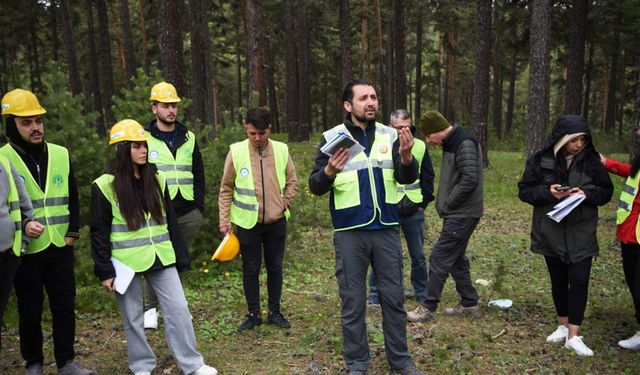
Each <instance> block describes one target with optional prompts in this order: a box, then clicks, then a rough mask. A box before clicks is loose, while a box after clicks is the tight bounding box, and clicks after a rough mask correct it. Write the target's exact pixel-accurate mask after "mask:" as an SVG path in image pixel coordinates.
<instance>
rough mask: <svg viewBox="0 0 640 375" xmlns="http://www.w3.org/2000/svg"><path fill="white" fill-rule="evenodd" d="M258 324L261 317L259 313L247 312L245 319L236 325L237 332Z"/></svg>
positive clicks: (252, 327) (260, 322) (260, 321)
mask: <svg viewBox="0 0 640 375" xmlns="http://www.w3.org/2000/svg"><path fill="white" fill-rule="evenodd" d="M260 324H262V318H261V317H260V315H256V314H249V315H247V320H245V321H244V322H243V323H242V324H240V327H238V332H243V331H246V330H248V329H254V328H255V327H257V326H259V325H260Z"/></svg>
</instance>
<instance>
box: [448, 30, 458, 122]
mask: <svg viewBox="0 0 640 375" xmlns="http://www.w3.org/2000/svg"><path fill="white" fill-rule="evenodd" d="M455 46H456V35H455V33H454V32H453V31H449V32H448V33H447V73H446V74H447V75H446V77H447V78H446V80H447V83H446V88H445V117H446V118H447V119H448V120H449V122H455V121H456V115H455V107H454V103H453V98H455V97H456V55H455Z"/></svg>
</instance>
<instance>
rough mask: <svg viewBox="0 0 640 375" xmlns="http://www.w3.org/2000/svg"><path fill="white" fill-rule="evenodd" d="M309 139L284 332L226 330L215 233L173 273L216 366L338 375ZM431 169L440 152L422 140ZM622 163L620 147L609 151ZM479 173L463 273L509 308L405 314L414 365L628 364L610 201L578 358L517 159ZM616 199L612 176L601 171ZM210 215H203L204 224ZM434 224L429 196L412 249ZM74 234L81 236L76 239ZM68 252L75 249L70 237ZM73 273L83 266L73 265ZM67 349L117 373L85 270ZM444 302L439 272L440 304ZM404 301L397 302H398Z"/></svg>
mask: <svg viewBox="0 0 640 375" xmlns="http://www.w3.org/2000/svg"><path fill="white" fill-rule="evenodd" d="M315 140H316V138H314V142H311V143H302V144H291V145H290V147H291V149H292V155H293V157H294V162H295V164H296V169H297V172H298V178H299V183H300V188H299V194H298V197H297V198H296V200H295V202H294V205H293V209H292V214H293V216H292V217H293V219H292V221H291V222H290V227H289V237H288V246H287V251H286V258H285V279H284V292H283V301H282V305H283V306H282V307H283V312H284V313H285V315H286V316H288V317H289V318H290V319H291V322H292V325H293V327H292V328H291V329H290V330H280V329H277V328H274V327H273V326H269V325H262V326H260V327H258V328H257V329H256V330H254V331H251V332H247V333H244V334H237V333H236V328H237V326H238V324H239V323H240V322H241V321H242V320H243V318H244V314H245V310H246V307H245V302H244V297H243V292H242V278H241V265H240V260H238V259H236V260H234V261H232V262H229V263H224V264H220V263H212V262H210V261H208V259H207V258H206V256H205V255H204V254H205V253H210V252H211V251H212V249H214V248H215V246H216V245H217V243H208V244H202V241H201V242H197V243H198V244H199V246H201V247H202V248H201V249H200V250H201V251H200V253H201V254H203V255H201V256H200V257H199V258H198V259H197V260H195V261H194V266H193V268H192V271H191V272H190V274H189V277H188V279H187V281H186V287H185V290H186V294H187V298H188V300H189V303H190V308H191V312H192V315H193V317H194V327H195V330H196V334H197V338H198V349H199V350H200V351H201V352H202V353H203V355H204V356H205V358H206V361H207V362H208V363H209V364H211V365H213V366H215V367H217V368H218V370H219V371H220V373H221V374H344V373H345V370H344V363H343V360H342V354H341V351H342V349H341V348H342V338H341V330H340V307H339V305H340V301H339V297H338V292H337V285H336V281H335V278H334V264H335V262H334V257H333V247H332V241H331V239H332V231H331V225H330V220H329V212H328V203H327V197H326V196H325V197H320V198H319V197H315V196H312V195H311V194H310V193H309V190H308V187H307V178H308V176H309V172H310V170H311V165H312V162H313V158H314V154H315V147H316V144H315ZM430 152H431V155H432V157H433V159H434V164H435V167H436V172H437V171H438V169H439V163H440V160H441V151H440V150H439V149H433V148H430ZM613 156H617V157H619V158H621V159H623V160H624V155H613ZM490 159H491V163H492V165H491V168H489V169H487V170H486V171H485V217H484V218H483V219H482V220H481V222H480V225H479V226H478V228H477V229H476V232H475V234H474V236H473V237H472V239H471V242H470V244H469V248H468V256H469V258H470V259H471V266H472V279H473V280H477V279H487V280H491V281H492V282H491V284H490V285H488V286H477V287H478V292H479V294H480V298H481V300H482V301H483V302H486V301H489V300H491V299H496V298H509V299H512V300H513V301H514V304H513V307H512V308H511V309H509V310H498V309H495V308H487V309H486V310H485V314H484V317H483V318H482V319H481V320H472V319H468V318H450V317H446V316H444V315H442V314H440V315H439V317H438V320H437V321H436V322H435V323H426V324H410V325H408V328H407V334H408V339H409V347H410V352H411V354H412V356H413V358H414V361H415V362H416V363H417V365H418V367H420V368H421V369H423V370H424V371H426V372H428V373H433V374H512V373H518V374H525V373H526V374H637V373H640V361H638V353H636V352H630V351H625V350H622V349H619V348H617V346H616V342H617V341H618V340H620V339H621V338H626V337H627V336H629V335H631V334H632V333H633V332H634V331H635V330H637V329H638V327H637V326H636V325H635V323H634V317H633V314H634V313H633V307H632V303H631V297H630V295H629V292H628V290H627V287H626V285H625V284H624V278H623V274H622V268H621V262H620V258H619V253H618V250H617V247H618V246H617V242H616V240H615V207H616V203H617V198H615V199H614V200H613V201H612V202H611V203H609V204H608V205H607V206H605V207H603V208H602V209H601V210H600V216H601V220H600V227H599V243H600V247H601V254H600V257H598V258H597V259H596V260H595V262H594V265H593V271H592V277H591V284H590V292H589V304H588V307H587V311H586V316H585V321H584V325H583V328H582V334H583V335H584V338H585V342H586V343H587V344H588V345H589V346H590V347H591V348H592V349H593V350H594V351H595V353H596V355H595V356H594V357H592V358H579V357H577V356H575V355H573V354H572V353H571V352H569V351H568V350H566V349H564V348H563V347H562V345H559V344H558V345H555V344H548V343H546V342H545V337H546V336H547V335H548V334H549V333H550V332H552V331H553V330H554V329H555V327H556V325H557V323H556V318H555V312H554V308H553V302H552V300H551V293H550V284H549V279H548V275H547V271H546V267H545V265H544V260H543V258H542V257H541V256H538V255H534V254H533V253H531V252H530V251H529V249H528V248H529V228H530V218H531V207H530V206H528V205H526V204H524V203H521V202H520V201H519V200H518V198H517V187H516V183H517V181H518V179H519V178H520V175H521V173H522V169H523V168H524V156H523V155H521V154H519V153H513V152H493V153H490ZM612 178H613V180H614V182H615V184H616V192H615V193H614V196H615V197H617V196H618V195H619V192H620V186H621V185H622V179H621V178H618V177H615V176H612ZM214 215H215V212H210V211H209V212H208V220H210V221H213V222H215V217H214ZM440 227H441V220H440V219H439V218H438V217H437V215H436V213H435V210H434V209H433V207H432V206H431V205H430V206H429V207H428V209H427V218H426V227H425V231H426V232H425V233H426V243H425V253H426V254H427V255H428V254H429V252H430V250H431V247H432V246H433V243H434V242H435V240H436V239H437V236H438V233H439V230H440ZM83 241H86V236H85V237H84V239H83ZM80 248H82V247H80ZM78 263H79V264H78V269H80V270H85V269H87V268H88V269H90V264H91V260H90V258H89V257H88V255H87V254H79V255H78ZM409 265H410V264H409V258H408V256H406V257H405V268H404V273H405V280H404V282H405V285H406V286H408V285H409V269H410V267H409ZM83 272H84V271H83ZM79 280H81V282H79V284H80V285H79V288H78V305H79V307H78V310H79V312H81V313H80V314H79V319H78V330H77V331H78V334H77V337H78V340H77V343H76V348H77V350H78V356H77V359H78V360H79V361H80V362H81V363H83V364H87V365H89V366H92V367H93V368H95V369H97V370H98V371H99V373H100V374H103V375H104V374H125V373H127V371H128V370H127V361H126V344H125V342H124V332H123V331H122V326H121V322H120V320H119V316H118V312H117V308H116V307H115V304H114V302H113V297H112V296H109V295H108V294H107V293H106V292H104V291H103V290H102V289H101V288H100V287H99V285H98V283H97V282H96V281H95V279H93V277H92V275H90V274H89V275H87V274H84V273H81V274H79ZM261 288H262V290H261V293H262V304H263V306H265V307H263V309H265V308H266V275H265V273H264V272H263V274H262V276H261ZM456 303H457V294H456V292H455V287H454V285H453V282H452V281H451V280H449V281H448V282H447V284H446V286H445V291H444V294H443V296H442V303H441V308H444V307H448V306H453V305H455V304H456ZM414 306H415V302H414V301H408V302H407V304H406V308H407V309H412V308H413V307H414ZM9 313H10V315H11V316H10V317H9V318H8V330H7V331H6V332H5V333H4V335H3V349H2V350H3V352H2V358H3V363H4V364H5V367H4V368H2V373H3V374H5V373H6V374H21V373H23V370H22V369H21V368H20V367H19V366H20V363H21V361H20V358H19V342H18V340H17V339H16V338H15V336H16V324H15V315H14V314H15V312H14V311H13V310H12V309H10V312H9ZM45 321H46V322H45V331H46V335H45V340H46V342H47V344H46V357H47V363H48V364H49V366H47V368H46V372H47V373H48V374H54V373H55V365H51V363H52V357H53V356H52V348H51V344H50V342H51V337H50V318H49V317H48V316H46V317H45ZM381 326H382V324H381V311H380V309H372V310H370V311H369V312H368V313H367V327H368V332H369V342H370V348H371V353H372V363H371V367H370V374H374V375H375V374H386V373H387V371H388V367H387V363H386V359H385V353H384V341H383V335H382V328H381ZM149 341H150V343H151V344H152V346H153V347H154V349H155V351H156V354H157V356H158V363H159V368H158V369H157V370H156V374H177V373H179V372H178V370H177V368H176V367H175V365H174V364H173V360H172V359H171V357H170V355H169V352H168V350H167V347H166V344H165V340H164V334H163V331H162V330H159V331H155V332H149Z"/></svg>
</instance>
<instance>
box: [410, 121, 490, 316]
mask: <svg viewBox="0 0 640 375" xmlns="http://www.w3.org/2000/svg"><path fill="white" fill-rule="evenodd" d="M420 124H421V128H422V133H423V134H424V135H425V138H426V140H427V142H429V143H431V144H434V145H438V146H442V149H443V157H442V167H441V169H440V183H439V186H438V194H437V198H436V210H437V211H438V215H440V217H441V218H443V224H442V232H441V233H440V237H439V238H438V242H437V243H436V245H435V246H434V248H433V250H432V251H431V256H430V257H429V280H428V282H427V290H426V293H425V301H424V303H420V304H419V305H418V307H416V308H415V309H414V310H413V311H411V312H409V313H407V320H409V321H410V322H422V321H428V320H433V319H434V318H435V315H436V309H437V308H438V302H440V295H441V294H442V289H443V288H444V283H445V282H446V281H447V278H448V277H449V274H450V275H451V276H452V277H453V279H454V280H455V283H456V290H457V291H458V293H459V294H460V306H458V307H456V308H451V309H446V310H445V314H447V315H462V314H464V315H471V316H473V317H476V318H478V317H480V315H481V312H480V305H479V304H478V293H477V292H476V289H475V288H474V287H473V284H472V283H471V273H470V265H469V259H468V258H467V257H466V255H465V253H466V250H467V244H468V243H469V238H470V237H471V235H472V234H473V231H474V229H475V228H476V225H478V222H479V221H480V218H481V217H482V213H483V195H482V149H481V148H480V144H479V143H478V141H477V140H476V139H475V138H474V137H473V136H472V135H470V134H468V133H467V132H465V131H464V130H463V129H462V128H461V127H459V126H457V125H455V126H452V125H451V124H449V122H448V121H447V120H446V119H445V118H444V116H442V115H441V114H440V113H439V112H437V111H428V112H426V113H425V114H424V115H423V116H422V118H421V120H420Z"/></svg>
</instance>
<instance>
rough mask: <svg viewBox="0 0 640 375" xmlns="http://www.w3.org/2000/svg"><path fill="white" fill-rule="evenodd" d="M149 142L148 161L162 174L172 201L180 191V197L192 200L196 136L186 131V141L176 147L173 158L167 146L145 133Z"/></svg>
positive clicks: (149, 133)
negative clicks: (165, 179)
mask: <svg viewBox="0 0 640 375" xmlns="http://www.w3.org/2000/svg"><path fill="white" fill-rule="evenodd" d="M147 136H148V137H149V140H148V141H147V145H148V146H149V153H148V157H147V158H148V160H149V162H150V163H154V164H155V165H156V166H158V170H159V171H162V172H164V174H165V176H166V178H167V186H168V187H169V195H170V196H171V199H174V198H175V197H176V195H177V194H178V190H180V194H181V195H182V197H183V198H184V199H186V200H188V201H192V200H193V199H194V198H193V170H192V163H193V150H194V148H195V144H196V136H195V135H194V134H193V133H192V132H191V131H187V141H186V142H185V143H184V144H183V145H181V146H180V147H178V149H177V150H176V156H175V157H174V156H173V154H172V153H171V150H169V147H168V146H167V144H166V143H165V142H164V141H163V140H161V139H158V138H155V137H154V136H153V135H151V132H149V131H147Z"/></svg>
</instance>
